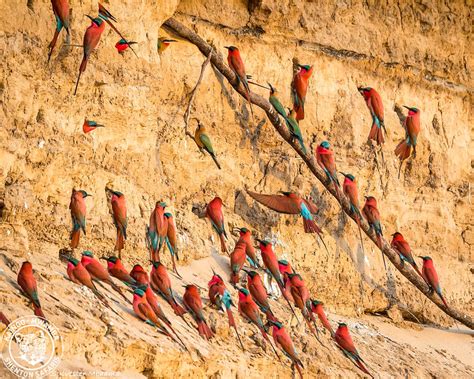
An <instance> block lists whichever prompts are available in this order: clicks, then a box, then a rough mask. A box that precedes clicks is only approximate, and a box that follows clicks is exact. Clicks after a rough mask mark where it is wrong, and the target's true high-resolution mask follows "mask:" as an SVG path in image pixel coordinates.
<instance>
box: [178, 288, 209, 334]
mask: <svg viewBox="0 0 474 379" xmlns="http://www.w3.org/2000/svg"><path fill="white" fill-rule="evenodd" d="M183 304H184V305H185V307H186V309H187V310H188V312H189V314H190V315H191V316H192V317H193V319H194V321H196V323H197V329H198V331H199V334H200V335H201V337H203V338H206V339H211V338H212V337H213V336H214V333H213V332H212V330H211V329H210V328H209V326H207V322H206V319H205V318H204V313H203V311H202V300H201V296H200V294H199V289H198V288H197V287H196V286H195V285H194V284H190V285H187V286H186V291H185V292H184V295H183Z"/></svg>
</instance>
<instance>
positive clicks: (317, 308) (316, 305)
mask: <svg viewBox="0 0 474 379" xmlns="http://www.w3.org/2000/svg"><path fill="white" fill-rule="evenodd" d="M323 305H324V304H323V303H322V302H321V301H319V300H312V301H311V312H313V313H315V314H316V315H317V316H318V318H319V321H320V322H321V324H322V325H323V326H324V327H325V328H326V329H327V330H328V331H329V333H331V337H334V330H333V329H332V326H331V323H330V322H329V320H328V318H327V316H326V312H324V308H323Z"/></svg>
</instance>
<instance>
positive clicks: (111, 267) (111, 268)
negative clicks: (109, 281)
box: [100, 256, 138, 287]
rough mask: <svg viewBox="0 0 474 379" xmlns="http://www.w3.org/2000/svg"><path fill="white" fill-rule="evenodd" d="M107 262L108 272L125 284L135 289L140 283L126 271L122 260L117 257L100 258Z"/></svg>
mask: <svg viewBox="0 0 474 379" xmlns="http://www.w3.org/2000/svg"><path fill="white" fill-rule="evenodd" d="M100 259H104V260H106V261H107V271H108V272H109V274H110V275H111V276H113V277H114V278H117V279H118V280H120V281H122V282H123V283H125V284H126V285H127V286H130V287H135V286H137V285H138V282H137V281H136V280H135V279H133V277H132V276H131V275H130V274H129V273H128V271H127V270H125V267H124V266H123V264H122V261H121V260H120V258H117V257H115V256H112V257H100Z"/></svg>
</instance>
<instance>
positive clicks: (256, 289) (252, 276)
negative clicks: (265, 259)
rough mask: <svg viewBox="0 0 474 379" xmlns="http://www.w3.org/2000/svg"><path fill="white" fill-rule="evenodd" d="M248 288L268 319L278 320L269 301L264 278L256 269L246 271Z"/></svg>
mask: <svg viewBox="0 0 474 379" xmlns="http://www.w3.org/2000/svg"><path fill="white" fill-rule="evenodd" d="M245 272H246V273H247V289H248V290H249V292H250V294H251V295H252V298H253V300H254V301H255V303H256V304H257V305H258V307H259V308H260V311H261V312H262V313H264V314H265V315H266V316H267V319H268V320H276V318H275V316H274V315H273V312H272V309H271V308H270V303H269V302H268V293H267V290H266V289H265V286H264V285H263V282H262V278H260V275H259V274H258V273H257V272H256V271H246V270H245Z"/></svg>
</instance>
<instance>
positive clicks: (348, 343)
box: [334, 324, 372, 377]
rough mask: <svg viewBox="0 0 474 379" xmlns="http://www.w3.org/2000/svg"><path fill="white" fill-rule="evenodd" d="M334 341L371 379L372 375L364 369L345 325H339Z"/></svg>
mask: <svg viewBox="0 0 474 379" xmlns="http://www.w3.org/2000/svg"><path fill="white" fill-rule="evenodd" d="M334 340H335V341H336V343H337V345H338V346H339V347H340V348H341V349H342V350H343V351H345V352H346V353H349V356H350V358H351V359H352V360H353V361H354V363H355V364H356V365H357V367H359V369H360V370H361V371H363V372H365V373H366V374H367V375H370V376H371V377H372V374H371V373H370V372H369V370H367V368H366V367H365V365H364V361H363V359H362V358H361V357H360V355H359V352H358V351H357V349H356V348H355V346H354V342H353V341H352V337H351V335H350V333H349V329H348V327H347V325H346V324H339V327H338V328H337V330H336V333H335V334H334Z"/></svg>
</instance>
